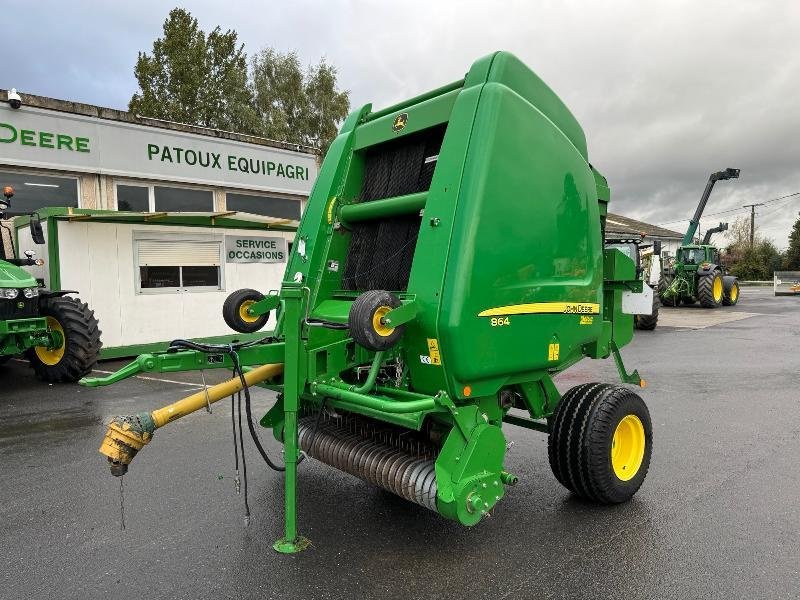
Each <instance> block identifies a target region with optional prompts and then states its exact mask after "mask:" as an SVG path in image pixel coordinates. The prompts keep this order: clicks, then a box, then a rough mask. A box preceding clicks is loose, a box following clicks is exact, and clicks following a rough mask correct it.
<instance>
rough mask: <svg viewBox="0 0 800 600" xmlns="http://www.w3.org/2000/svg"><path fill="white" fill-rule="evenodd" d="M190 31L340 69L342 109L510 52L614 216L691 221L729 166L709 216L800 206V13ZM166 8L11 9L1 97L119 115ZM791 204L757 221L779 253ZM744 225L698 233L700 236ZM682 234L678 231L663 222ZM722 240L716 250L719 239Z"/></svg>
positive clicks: (205, 20) (511, 16)
mask: <svg viewBox="0 0 800 600" xmlns="http://www.w3.org/2000/svg"><path fill="white" fill-rule="evenodd" d="M181 6H183V7H184V8H187V9H188V10H190V11H191V12H192V14H194V16H196V17H197V18H198V19H199V21H200V24H201V26H202V27H203V28H204V29H206V30H210V29H212V28H213V27H214V26H216V25H220V26H222V28H223V29H229V28H230V29H235V30H236V31H237V32H238V33H239V36H240V39H241V41H242V42H243V43H244V44H245V47H246V50H247V51H248V52H249V53H253V52H255V51H256V50H258V49H260V48H262V47H264V46H273V47H275V48H277V49H278V50H289V49H292V50H297V51H298V53H299V54H300V56H301V59H302V60H303V61H305V62H311V61H314V62H315V61H317V60H319V59H320V58H321V57H323V56H325V57H327V59H328V60H329V61H331V62H332V63H333V64H335V65H336V66H337V67H338V69H339V76H340V82H341V86H342V87H343V88H344V89H349V90H350V91H351V99H352V106H353V107H356V106H359V105H360V104H364V103H366V102H372V103H373V106H375V107H376V108H377V107H382V106H385V105H387V104H391V103H394V102H396V101H398V100H402V99H403V98H405V97H408V96H411V95H415V94H417V93H420V92H423V91H425V90H427V89H431V88H434V87H438V86H439V85H442V84H444V83H447V82H450V81H453V80H456V79H459V78H461V77H462V76H463V74H464V73H465V72H466V70H467V69H468V68H469V66H470V64H471V63H472V62H473V61H474V59H476V58H477V57H479V56H482V55H484V54H487V53H489V52H491V51H494V50H500V49H504V50H510V51H512V52H514V53H515V54H517V55H518V56H519V57H520V58H521V59H522V60H523V61H524V62H525V63H527V64H528V65H529V66H530V67H531V68H532V69H533V70H534V71H536V72H537V73H538V74H539V75H540V76H541V77H542V78H543V79H544V80H545V81H546V82H547V83H548V84H549V85H550V86H551V87H552V88H553V89H554V90H555V91H556V93H558V94H559V95H560V96H561V98H562V99H563V100H564V101H565V102H566V104H567V106H569V107H570V109H571V110H572V112H573V113H574V114H575V116H576V117H577V118H578V120H579V121H580V123H581V124H582V125H583V128H584V130H585V132H586V137H587V139H588V143H589V156H590V160H591V161H592V163H593V164H594V165H595V166H596V167H597V168H598V169H599V170H600V171H601V172H603V173H604V174H605V175H606V176H607V177H608V180H609V182H610V184H611V187H612V207H611V210H612V211H613V212H617V213H621V214H624V215H627V216H630V217H634V218H640V219H642V220H646V221H648V222H651V223H657V224H663V223H669V222H672V221H676V220H679V219H688V218H689V216H690V215H691V213H692V212H693V211H694V208H695V206H696V204H697V200H698V199H699V196H700V194H701V192H702V189H703V187H704V185H705V182H706V180H707V178H708V174H709V173H711V172H712V171H716V170H719V169H722V168H725V167H736V168H740V169H741V170H742V175H741V179H740V180H738V181H733V182H721V183H719V184H718V185H717V189H716V190H715V192H714V194H713V195H712V197H711V200H710V202H709V205H708V208H707V210H706V212H707V213H714V212H719V211H724V210H729V209H738V208H740V207H741V206H742V205H743V204H751V203H756V202H764V201H767V200H771V199H773V198H777V197H780V196H784V195H787V194H791V193H793V192H800V168H799V167H800V165H798V162H800V141H798V139H800V138H799V137H798V133H800V109H798V97H799V96H800V51H799V50H798V46H797V39H798V26H800V2H798V1H797V0H783V1H779V0H774V1H770V2H767V1H764V2H756V1H745V0H737V1H736V2H722V1H719V2H717V1H704V2H698V1H697V0H693V1H689V0H686V1H678V0H669V1H661V2H648V1H643V0H638V1H637V0H631V1H626V2H622V1H618V2H603V1H596V0H595V1H589V0H586V1H584V2H568V1H552V2H545V1H528V2H523V1H520V2H490V1H489V0H485V1H484V2H480V3H473V2H465V1H459V2H456V1H453V2H443V1H439V0H427V1H424V2H414V1H404V2H335V1H332V0H319V1H318V2H311V1H294V2H284V3H279V2H263V1H261V2H258V1H238V0H237V1H228V2H219V1H218V0H217V1H209V2H185V3H183V4H182V5H181ZM171 7H172V3H171V2H166V3H165V2H155V1H151V0H137V2H129V3H122V2H89V1H82V0H70V2H63V1H58V2H49V1H47V2H46V1H39V2H18V1H15V2H10V1H8V0H0V9H2V14H3V16H4V23H5V26H4V28H3V34H4V35H3V38H4V39H3V46H4V48H3V55H2V57H3V58H2V59H0V87H5V88H10V87H17V88H18V89H19V90H20V91H23V92H28V93H33V94H42V95H46V96H53V97H56V98H63V99H68V100H80V101H83V102H89V103H92V104H99V105H104V106H110V107H114V108H126V107H127V103H128V100H129V99H130V97H131V95H132V94H133V92H134V91H135V90H136V89H137V84H136V80H135V78H134V76H133V66H134V63H135V61H136V53H137V51H139V50H147V51H150V49H151V48H152V42H153V40H154V39H155V38H156V37H158V36H159V35H160V34H161V25H162V23H163V21H164V18H165V17H166V15H167V13H168V12H169V9H170V8H171ZM798 211H800V196H798V197H794V198H790V199H787V200H782V201H778V202H771V203H769V204H767V206H764V207H761V208H759V211H758V213H757V214H758V218H757V223H758V225H760V227H761V229H762V231H763V232H764V233H765V234H766V235H767V236H768V237H771V238H772V239H773V240H774V241H775V242H776V244H777V245H778V247H780V248H784V247H785V246H786V244H787V236H788V233H789V230H790V229H791V225H792V223H793V222H794V219H795V218H796V216H797V214H798ZM740 214H744V211H743V210H742V212H739V213H737V212H730V213H727V214H724V215H719V216H711V217H708V218H707V219H704V221H703V223H702V225H701V227H702V228H703V229H704V228H706V227H709V226H712V225H714V224H716V223H717V222H719V220H720V219H726V220H731V221H732V220H733V219H734V218H736V217H737V216H738V215H740ZM667 226H668V227H670V228H673V229H678V230H679V231H682V230H683V229H685V226H686V222H685V221H684V222H678V223H670V224H669V225H667ZM719 241H720V242H721V241H722V240H719Z"/></svg>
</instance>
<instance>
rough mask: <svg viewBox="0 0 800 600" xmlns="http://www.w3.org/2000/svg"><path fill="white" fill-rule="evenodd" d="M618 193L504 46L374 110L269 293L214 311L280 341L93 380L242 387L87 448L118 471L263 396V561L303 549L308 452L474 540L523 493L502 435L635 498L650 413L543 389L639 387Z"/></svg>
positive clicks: (356, 131) (354, 125) (357, 129)
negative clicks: (506, 428) (279, 513)
mask: <svg viewBox="0 0 800 600" xmlns="http://www.w3.org/2000/svg"><path fill="white" fill-rule="evenodd" d="M609 199H610V191H609V188H608V185H607V183H606V180H605V179H604V178H603V177H602V175H600V174H599V173H598V172H597V171H596V170H595V169H594V168H593V167H592V166H591V165H590V164H589V162H588V155H587V149H586V140H585V138H584V134H583V131H582V129H581V127H580V125H579V124H578V122H577V121H576V120H575V118H574V117H573V116H572V114H571V113H570V112H569V110H568V109H567V108H566V107H565V106H564V104H563V103H562V102H561V100H560V99H559V98H558V97H557V96H556V95H555V94H554V93H553V92H552V91H551V90H550V89H549V88H548V87H547V86H546V85H545V84H544V83H543V82H542V81H541V80H540V79H539V78H538V77H537V76H536V75H535V74H534V73H533V72H531V71H530V70H529V69H528V68H527V67H526V66H525V65H523V64H522V63H521V62H520V61H519V60H518V59H516V58H515V57H514V56H512V55H510V54H508V53H505V52H498V53H495V54H492V55H490V56H487V57H484V58H482V59H480V60H478V61H477V62H475V63H474V64H473V65H472V67H471V68H470V70H469V72H468V73H467V75H466V77H465V78H464V79H463V80H460V81H457V82H455V83H452V84H450V85H447V86H444V87H442V88H439V89H437V90H434V91H432V92H429V93H427V94H423V95H421V96H417V97H415V98H412V99H410V100H408V101H406V102H402V103H399V104H396V105H394V106H391V107H389V108H387V109H384V110H381V111H377V112H372V108H371V105H366V106H364V107H362V108H361V109H359V110H357V111H355V112H354V113H352V114H351V115H350V116H349V117H348V118H347V120H346V121H345V123H344V124H343V126H342V129H341V132H340V134H339V135H338V137H337V138H336V140H335V141H334V142H333V144H332V145H331V148H330V150H329V152H328V154H327V156H326V157H325V160H324V162H323V164H322V167H321V170H320V174H319V177H318V179H317V181H316V183H315V185H314V188H313V190H312V193H311V195H310V198H309V201H308V205H307V207H306V210H305V212H304V214H303V217H302V221H301V223H300V226H299V229H298V231H297V234H296V238H295V242H294V245H293V249H292V252H291V255H290V257H289V262H288V265H287V268H286V272H285V275H284V279H283V284H282V287H281V290H280V292H279V293H276V294H270V295H266V296H263V295H261V294H260V293H259V292H256V291H255V290H241V291H238V292H234V293H233V294H231V296H230V297H229V301H228V302H226V306H225V307H224V310H223V312H224V315H225V320H226V322H228V324H229V325H231V326H232V327H233V328H234V329H236V330H238V331H253V330H254V329H255V328H258V327H261V326H263V325H265V324H266V322H267V319H268V318H269V316H270V315H273V314H274V315H275V317H276V320H275V327H274V330H273V332H272V333H271V334H270V335H269V336H268V337H265V338H264V339H262V340H260V341H257V342H249V343H246V344H239V345H236V346H230V347H223V346H218V347H215V346H205V345H202V344H194V345H192V344H187V343H183V344H176V345H175V346H174V347H173V348H171V349H170V351H168V352H165V353H157V354H146V355H142V356H139V357H138V358H137V359H136V360H135V361H134V362H132V363H130V364H129V365H127V366H126V367H124V368H123V369H121V370H120V371H118V372H117V373H114V374H112V375H110V376H108V377H105V378H94V379H84V380H83V383H84V384H85V385H91V386H96V385H106V384H109V383H114V382H116V381H119V380H121V379H124V378H126V377H130V376H132V375H135V374H137V373H140V372H159V373H170V372H176V371H190V370H202V369H210V368H222V369H229V370H231V369H232V370H234V371H235V372H236V373H237V376H236V377H234V378H233V379H231V380H230V381H227V382H224V383H222V384H219V385H216V386H213V387H210V388H208V389H207V390H204V391H201V392H199V393H197V394H194V395H192V396H190V397H188V398H185V399H184V400H180V401H178V402H176V403H175V404H172V405H170V406H167V407H165V408H163V409H160V410H156V411H154V412H152V413H142V414H140V415H136V416H125V417H116V418H115V419H114V420H113V421H112V423H111V425H110V427H109V430H108V433H107V435H106V437H105V439H104V441H103V444H102V447H101V449H100V451H101V452H102V453H103V454H104V455H105V456H106V457H107V458H108V460H109V463H110V465H111V470H112V473H113V474H114V475H122V474H123V473H124V472H125V471H126V470H127V468H128V466H129V464H130V462H131V460H132V459H133V458H134V456H135V454H136V453H137V452H138V451H139V450H141V448H142V447H143V446H144V445H145V444H146V443H148V442H149V441H150V440H151V438H152V436H153V434H154V432H155V430H156V429H157V428H160V427H163V426H165V425H166V424H168V423H170V422H172V421H174V420H175V419H177V418H180V417H181V416H183V415H185V414H188V413H190V412H193V411H195V410H198V409H200V408H203V407H205V406H207V405H209V404H210V403H212V402H215V401H217V400H220V399H222V398H224V397H227V396H230V395H231V394H233V393H236V392H238V391H240V390H244V392H245V393H247V390H248V388H249V387H250V386H254V385H260V386H263V387H266V388H268V389H272V390H275V391H276V392H278V395H277V402H276V403H275V405H274V406H273V407H272V408H271V409H270V410H269V411H268V412H267V413H266V414H265V415H264V416H263V418H262V419H261V421H260V424H261V425H262V426H263V427H266V428H271V429H272V430H273V432H274V435H275V437H276V439H278V440H279V441H280V442H282V443H283V446H284V468H285V472H284V480H285V498H284V500H285V531H284V535H283V537H282V538H281V539H280V540H278V541H277V542H276V543H275V545H274V548H275V549H276V550H277V551H279V552H285V553H291V552H296V551H299V550H302V549H303V548H305V547H306V546H307V543H308V542H307V540H305V538H303V537H302V536H300V535H299V533H298V530H297V518H296V516H297V513H296V508H297V507H296V489H297V465H298V462H299V461H300V460H302V459H301V456H304V455H308V456H309V457H312V458H315V459H317V460H319V461H321V462H324V463H326V464H328V465H330V466H332V467H334V468H337V469H340V470H342V471H345V472H347V473H350V474H352V475H355V476H357V477H361V478H362V479H364V480H366V481H368V482H370V483H372V484H374V485H376V486H379V487H382V488H385V489H387V490H389V491H391V492H393V493H395V494H397V495H399V496H401V497H403V498H405V499H407V500H409V501H411V502H415V503H417V504H419V505H421V506H424V507H426V508H429V509H431V510H433V511H436V512H438V513H439V514H441V515H442V516H444V517H446V518H449V519H453V520H457V521H459V522H461V523H463V524H464V525H474V524H476V523H478V522H479V521H480V520H481V518H482V517H484V516H486V515H488V514H490V512H491V510H492V508H493V507H494V506H495V505H496V504H497V503H498V502H499V501H500V500H501V499H502V498H503V496H504V495H505V493H506V488H507V487H508V486H510V485H514V484H516V483H517V477H516V476H515V475H513V474H511V473H509V472H508V471H507V470H506V468H505V456H506V446H507V442H506V437H505V435H504V432H503V425H504V423H508V424H513V425H517V426H521V427H525V428H528V429H531V430H535V431H542V432H546V433H548V434H549V461H550V465H551V468H552V470H553V472H554V474H555V475H556V478H557V479H558V480H559V481H560V482H561V483H562V484H563V485H565V486H566V487H567V488H568V489H570V490H571V491H573V492H574V493H576V494H578V495H580V496H583V497H585V498H588V499H592V500H594V501H597V502H599V503H606V504H608V503H618V502H623V501H625V500H628V499H629V498H630V497H631V496H632V495H633V494H634V493H635V492H636V491H637V490H638V489H639V487H640V486H641V484H642V482H643V480H644V477H645V475H646V473H647V469H648V466H649V462H650V452H651V439H652V428H651V423H650V417H649V413H648V411H647V407H646V406H645V404H644V402H643V401H642V400H641V398H640V397H639V396H638V395H636V394H635V393H634V392H633V390H632V389H631V388H629V387H625V386H621V385H610V384H603V383H587V384H583V385H579V386H577V387H575V388H572V389H571V390H569V391H567V392H566V393H564V395H563V396H562V395H561V394H560V393H559V391H558V390H557V389H556V386H555V384H554V383H553V379H552V377H553V376H554V375H555V374H557V373H558V372H560V371H563V370H564V369H566V368H568V367H570V366H571V365H573V364H575V363H576V362H578V361H580V360H581V359H583V358H595V359H598V358H607V357H609V356H612V355H613V357H614V359H615V361H616V362H617V367H618V369H619V373H620V376H621V378H622V380H623V383H629V384H631V383H632V384H635V385H641V386H642V387H643V386H644V382H643V381H642V380H641V379H640V377H639V375H638V373H637V372H635V371H634V372H633V373H631V374H628V373H627V372H626V371H625V368H624V366H623V364H622V358H621V356H620V353H619V348H620V347H622V346H623V345H625V344H627V343H628V342H629V341H630V340H631V338H632V336H633V315H632V314H628V313H627V312H625V311H623V298H625V304H626V306H628V307H630V306H635V305H636V304H637V299H639V298H640V297H641V295H642V281H641V280H640V279H638V278H637V276H636V270H635V266H634V263H633V261H631V260H630V258H628V257H627V256H625V255H624V254H623V253H621V252H620V251H619V250H615V249H609V250H604V247H603V240H604V226H605V216H606V207H607V204H608V201H609ZM639 304H641V302H639ZM649 304H650V302H649V300H648V306H647V310H648V311H649V310H650V306H649ZM628 312H632V311H631V310H630V309H628ZM265 335H266V334H265ZM247 407H248V412H249V402H247ZM251 433H252V434H253V439H254V440H255V441H256V443H257V445H258V446H259V449H261V448H260V444H258V441H257V440H258V437H257V436H256V435H255V430H251ZM262 454H263V452H262ZM264 456H265V458H266V455H265V454H264Z"/></svg>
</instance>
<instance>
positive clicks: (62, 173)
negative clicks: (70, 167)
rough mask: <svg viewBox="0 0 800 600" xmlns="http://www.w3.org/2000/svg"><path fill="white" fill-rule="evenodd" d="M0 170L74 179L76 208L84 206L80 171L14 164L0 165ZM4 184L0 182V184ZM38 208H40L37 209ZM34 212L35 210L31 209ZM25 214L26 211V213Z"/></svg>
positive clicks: (18, 173) (31, 175) (33, 175)
mask: <svg viewBox="0 0 800 600" xmlns="http://www.w3.org/2000/svg"><path fill="white" fill-rule="evenodd" d="M0 171H5V172H6V173H13V174H15V175H27V176H29V177H60V178H61V179H74V180H75V183H76V188H77V193H78V206H77V207H76V208H84V206H83V194H82V191H83V182H82V181H81V180H82V177H81V174H80V173H71V172H69V171H66V172H65V171H52V170H50V169H20V168H19V167H14V166H0ZM2 185H5V184H4V183H0V186H2ZM12 203H13V200H12ZM37 210H40V209H37ZM33 212H34V213H35V212H36V211H33ZM26 214H27V213H26ZM12 218H13V217H12Z"/></svg>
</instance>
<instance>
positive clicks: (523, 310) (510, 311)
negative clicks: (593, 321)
mask: <svg viewBox="0 0 800 600" xmlns="http://www.w3.org/2000/svg"><path fill="white" fill-rule="evenodd" d="M540 314H564V315H598V314H600V305H599V304H596V303H594V302H533V303H531V304H511V305H509V306H498V307H496V308H487V309H486V310H484V311H481V312H479V313H478V316H479V317H497V316H500V315H540Z"/></svg>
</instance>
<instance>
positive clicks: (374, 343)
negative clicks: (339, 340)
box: [348, 290, 405, 352]
mask: <svg viewBox="0 0 800 600" xmlns="http://www.w3.org/2000/svg"><path fill="white" fill-rule="evenodd" d="M401 304H402V303H401V302H400V299H399V298H398V297H397V296H395V295H394V294H392V293H390V292H386V291H384V290H370V291H368V292H364V293H363V294H361V295H360V296H359V297H358V298H356V299H355V301H354V302H353V304H352V306H351V307H350V316H349V318H348V324H349V327H350V337H352V338H353V339H354V340H355V341H356V343H358V344H360V345H361V346H364V348H366V349H367V350H374V351H376V352H377V351H380V350H388V349H389V348H391V347H392V346H394V345H395V344H396V343H397V342H398V340H399V339H400V338H401V337H402V335H403V331H405V326H403V325H399V326H397V327H388V326H386V325H385V324H383V322H382V318H383V317H384V316H385V315H386V314H388V313H389V312H390V311H391V310H392V309H394V308H397V307H398V306H400V305H401Z"/></svg>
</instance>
